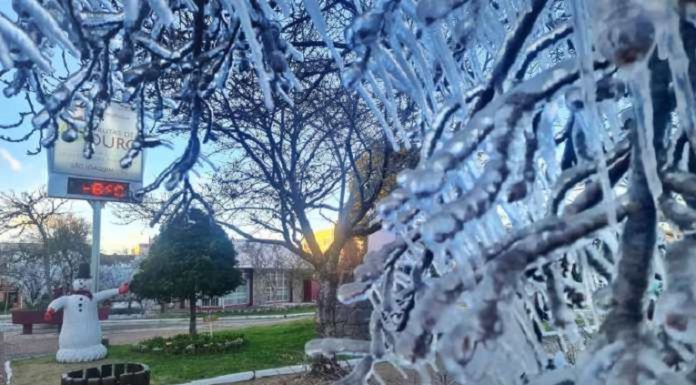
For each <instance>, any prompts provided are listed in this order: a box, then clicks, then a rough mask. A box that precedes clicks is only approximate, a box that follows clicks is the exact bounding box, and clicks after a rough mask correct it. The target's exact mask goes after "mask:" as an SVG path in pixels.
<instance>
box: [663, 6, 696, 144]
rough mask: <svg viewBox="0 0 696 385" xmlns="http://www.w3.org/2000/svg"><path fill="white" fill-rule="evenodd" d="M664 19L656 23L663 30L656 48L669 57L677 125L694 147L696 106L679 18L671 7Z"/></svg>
mask: <svg viewBox="0 0 696 385" xmlns="http://www.w3.org/2000/svg"><path fill="white" fill-rule="evenodd" d="M665 12H666V13H667V17H666V20H662V21H661V22H659V23H656V24H657V25H658V26H659V27H660V28H663V29H664V30H663V31H660V32H661V33H660V34H659V35H658V39H657V44H658V50H660V51H664V54H665V55H666V56H667V57H668V58H669V60H668V62H669V67H670V70H671V72H672V79H673V80H674V82H673V87H672V88H673V89H674V95H675V97H676V99H677V116H678V117H679V127H680V128H681V129H682V130H684V132H685V133H686V136H687V138H688V139H689V143H690V144H691V148H692V149H694V148H696V106H694V100H696V99H695V98H696V96H695V95H694V90H693V88H692V86H691V79H690V78H689V57H688V56H687V54H686V51H685V49H684V45H683V42H682V39H681V38H680V36H681V34H680V32H679V18H678V15H676V14H675V13H674V11H672V10H671V9H667V10H665Z"/></svg>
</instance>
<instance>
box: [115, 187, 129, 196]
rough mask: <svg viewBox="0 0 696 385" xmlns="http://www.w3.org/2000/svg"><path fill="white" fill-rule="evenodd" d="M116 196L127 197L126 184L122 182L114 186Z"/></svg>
mask: <svg viewBox="0 0 696 385" xmlns="http://www.w3.org/2000/svg"><path fill="white" fill-rule="evenodd" d="M114 196H115V197H116V198H125V197H126V186H124V185H122V184H117V185H115V186H114Z"/></svg>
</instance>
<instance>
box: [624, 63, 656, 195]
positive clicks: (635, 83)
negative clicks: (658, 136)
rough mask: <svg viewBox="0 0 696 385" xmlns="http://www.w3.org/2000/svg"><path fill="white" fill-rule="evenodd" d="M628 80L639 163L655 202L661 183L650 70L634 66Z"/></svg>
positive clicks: (644, 65) (628, 74)
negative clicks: (656, 151)
mask: <svg viewBox="0 0 696 385" xmlns="http://www.w3.org/2000/svg"><path fill="white" fill-rule="evenodd" d="M626 75H627V77H628V78H629V79H627V81H628V82H629V84H630V89H631V93H632V94H633V97H634V99H635V104H634V109H635V113H636V121H637V125H638V127H637V131H638V145H639V146H640V150H641V151H640V155H641V161H642V163H643V169H644V170H645V177H646V179H647V182H648V188H649V189H650V193H651V194H652V196H653V200H655V202H657V199H659V198H660V197H661V196H662V181H661V180H660V176H659V175H658V166H657V159H656V157H655V146H654V145H653V139H654V137H655V134H654V124H653V104H652V95H651V93H650V69H649V68H648V65H647V63H641V64H639V65H637V66H636V68H635V70H634V71H631V72H630V73H627V74H626Z"/></svg>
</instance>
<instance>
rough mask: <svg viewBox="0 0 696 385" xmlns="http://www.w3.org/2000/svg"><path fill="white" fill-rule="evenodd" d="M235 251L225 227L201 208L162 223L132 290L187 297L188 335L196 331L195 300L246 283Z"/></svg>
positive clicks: (159, 297) (165, 297) (163, 296)
mask: <svg viewBox="0 0 696 385" xmlns="http://www.w3.org/2000/svg"><path fill="white" fill-rule="evenodd" d="M236 263H237V262H236V252H235V250H234V246H233V244H232V242H231V241H230V239H229V238H228V237H227V234H226V233H225V231H224V230H223V229H222V228H221V227H220V226H219V225H218V224H217V223H215V220H214V219H213V218H212V217H211V216H209V215H207V214H206V213H204V212H203V211H201V210H199V209H195V208H194V209H191V210H189V211H188V212H186V213H182V214H180V215H178V216H176V217H174V218H172V219H171V220H170V221H169V222H167V223H166V224H165V225H164V226H163V227H162V231H161V232H160V234H159V235H158V236H157V238H155V241H154V243H153V245H152V247H151V249H150V253H149V255H148V257H147V259H145V261H143V264H142V266H141V269H140V271H139V272H138V273H137V274H136V275H135V277H133V281H132V283H131V290H132V291H133V292H134V293H135V294H136V295H139V296H141V297H143V298H150V299H156V300H162V301H169V300H172V299H180V300H189V308H190V322H189V333H190V334H192V335H194V334H196V301H197V300H198V299H200V298H202V297H208V296H218V295H223V294H226V293H229V292H230V291H232V290H234V289H235V288H236V287H237V286H239V284H240V283H241V282H242V278H241V274H240V273H239V271H238V270H237V269H236V268H235V265H236Z"/></svg>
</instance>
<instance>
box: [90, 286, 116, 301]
mask: <svg viewBox="0 0 696 385" xmlns="http://www.w3.org/2000/svg"><path fill="white" fill-rule="evenodd" d="M117 295H118V289H109V290H102V291H100V292H98V293H96V294H94V300H95V301H97V302H101V301H104V300H106V299H109V298H111V297H115V296H117Z"/></svg>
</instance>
